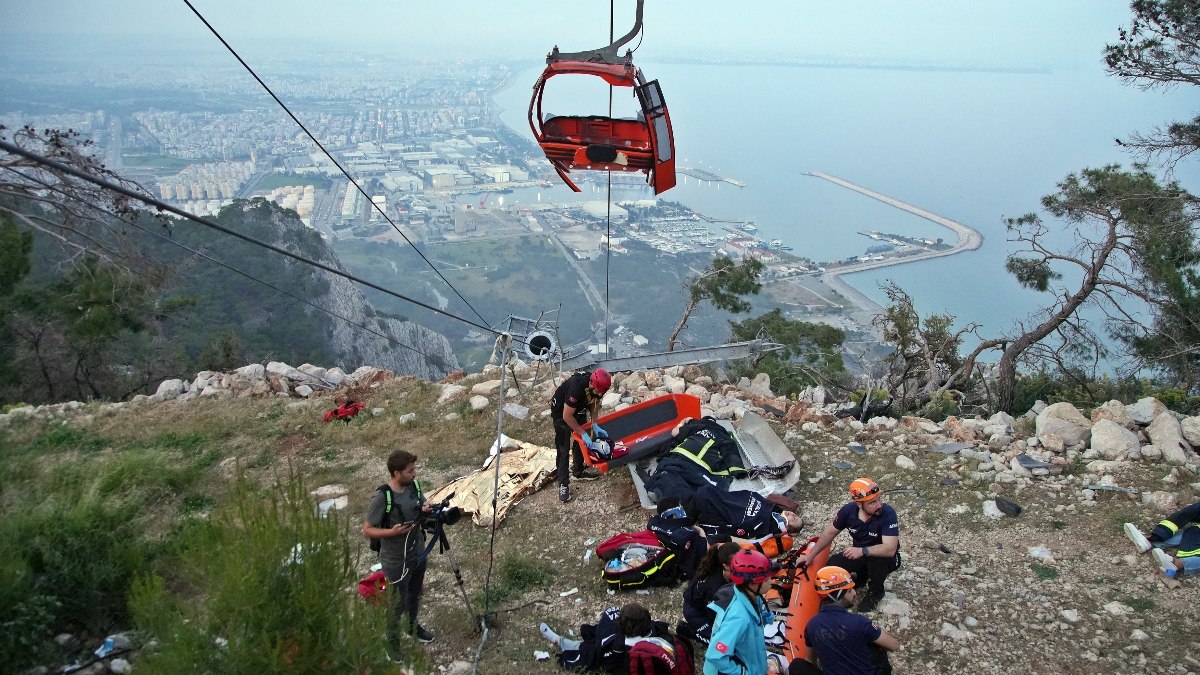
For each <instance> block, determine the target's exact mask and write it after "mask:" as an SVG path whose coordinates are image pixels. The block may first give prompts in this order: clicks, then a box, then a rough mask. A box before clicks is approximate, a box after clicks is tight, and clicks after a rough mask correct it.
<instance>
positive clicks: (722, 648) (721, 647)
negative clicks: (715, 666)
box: [717, 642, 729, 654]
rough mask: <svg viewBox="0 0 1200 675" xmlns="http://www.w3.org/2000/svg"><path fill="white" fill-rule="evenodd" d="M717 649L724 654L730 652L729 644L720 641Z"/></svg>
mask: <svg viewBox="0 0 1200 675" xmlns="http://www.w3.org/2000/svg"><path fill="white" fill-rule="evenodd" d="M717 651H719V652H721V653H722V654H728V653H729V645H727V644H725V643H724V642H718V643H717Z"/></svg>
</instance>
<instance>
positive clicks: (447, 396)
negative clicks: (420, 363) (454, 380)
mask: <svg viewBox="0 0 1200 675" xmlns="http://www.w3.org/2000/svg"><path fill="white" fill-rule="evenodd" d="M466 391H467V388H466V387H464V386H462V385H461V384H444V385H442V394H441V396H438V400H437V402H438V405H442V404H443V403H447V402H449V401H453V400H454V399H456V398H458V397H459V396H462V395H463V394H465V393H466Z"/></svg>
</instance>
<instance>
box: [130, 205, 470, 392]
mask: <svg viewBox="0 0 1200 675" xmlns="http://www.w3.org/2000/svg"><path fill="white" fill-rule="evenodd" d="M125 222H127V223H129V225H130V226H132V227H134V228H136V229H138V230H141V231H142V232H145V233H146V234H148V235H150V236H152V237H157V238H159V239H161V240H163V241H166V242H170V243H172V244H174V245H176V246H178V247H180V248H182V249H183V250H185V251H189V252H191V253H194V254H195V255H198V256H200V257H201V258H204V259H205V260H208V261H209V262H212V263H215V264H217V265H220V266H221V267H224V268H225V269H227V270H229V271H231V272H234V273H236V274H240V275H242V276H243V277H246V278H247V279H249V280H251V281H255V282H258V283H260V284H262V285H263V286H266V287H267V288H270V289H272V290H274V291H278V292H279V293H282V294H284V295H286V296H288V297H289V298H291V299H293V300H296V301H299V302H302V303H304V304H306V305H308V306H309V307H312V308H313V309H315V310H317V311H320V312H324V313H325V314H328V315H329V316H331V317H333V318H335V319H338V320H341V321H343V322H345V323H347V324H349V325H351V326H354V327H355V328H359V329H362V330H365V331H366V332H368V333H371V334H372V335H377V336H379V337H381V338H383V339H384V340H387V341H388V342H390V343H392V344H394V345H396V346H398V347H403V348H405V349H407V350H409V351H411V352H413V353H414V354H417V355H418V356H423V357H425V359H426V361H428V362H429V363H432V364H434V365H436V366H438V367H440V368H442V369H443V370H446V371H449V370H450V364H449V363H446V360H445V359H443V358H442V357H440V356H436V355H434V354H426V353H425V352H423V351H421V350H420V349H417V348H416V347H414V346H412V345H410V344H406V343H404V342H401V341H400V340H397V339H396V338H395V337H393V336H391V335H387V334H386V333H381V332H379V331H377V330H375V329H374V328H371V327H369V326H364V325H362V324H361V323H358V322H356V321H354V320H353V319H351V318H349V317H345V316H342V315H341V314H338V313H337V312H334V311H331V310H328V309H325V308H324V307H322V306H320V305H318V304H316V303H315V302H312V301H310V300H305V299H304V298H302V297H300V296H298V295H296V294H295V293H292V292H290V291H285V290H283V289H282V288H279V287H278V286H275V285H273V284H271V283H270V282H269V281H264V280H262V279H259V278H258V277H256V276H254V275H253V274H249V273H247V272H243V271H242V270H240V269H238V268H236V267H234V266H232V265H229V264H227V263H223V262H221V261H220V260H217V259H216V258H213V257H212V256H210V255H208V254H206V253H204V252H203V251H198V250H196V249H194V248H192V247H190V246H188V245H187V244H184V243H182V242H178V241H175V240H174V239H172V238H171V237H168V236H166V235H163V234H159V233H158V232H155V231H153V230H149V229H147V228H144V227H142V226H141V225H138V224H136V223H132V222H129V221H125Z"/></svg>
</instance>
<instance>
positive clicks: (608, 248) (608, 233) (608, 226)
mask: <svg viewBox="0 0 1200 675" xmlns="http://www.w3.org/2000/svg"><path fill="white" fill-rule="evenodd" d="M616 21H617V19H616V0H608V43H609V44H612V42H613V40H614V39H615V38H614V37H613V34H614V32H615V28H616ZM612 116H613V86H612V85H611V84H610V85H608V117H609V119H612ZM604 174H605V177H606V178H607V179H608V205H607V207H606V216H605V225H604V355H605V356H608V355H609V353H610V352H609V347H608V324H609V304H610V301H609V278H610V270H611V269H612V169H607V170H605V172H604Z"/></svg>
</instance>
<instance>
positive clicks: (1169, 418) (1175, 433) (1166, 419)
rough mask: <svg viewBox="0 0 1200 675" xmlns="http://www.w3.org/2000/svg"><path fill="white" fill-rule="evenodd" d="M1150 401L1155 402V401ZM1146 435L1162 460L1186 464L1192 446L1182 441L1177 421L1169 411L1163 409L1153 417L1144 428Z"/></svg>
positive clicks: (1181, 431)
mask: <svg viewBox="0 0 1200 675" xmlns="http://www.w3.org/2000/svg"><path fill="white" fill-rule="evenodd" d="M1142 400H1145V399H1142ZM1151 400H1154V401H1155V402H1157V400H1156V399H1151ZM1139 403H1140V401H1139ZM1160 405H1161V404H1160ZM1146 433H1147V434H1148V435H1149V436H1150V442H1151V443H1153V444H1154V446H1155V447H1157V448H1158V449H1159V450H1160V451H1161V452H1162V456H1163V459H1164V460H1166V461H1167V462H1170V463H1171V464H1186V463H1187V455H1188V453H1189V452H1191V451H1192V445H1191V444H1190V443H1188V442H1187V440H1185V439H1184V437H1183V429H1182V428H1181V427H1180V424H1179V420H1177V419H1175V416H1174V415H1172V414H1171V413H1170V411H1167V410H1165V409H1164V410H1163V412H1162V413H1160V414H1159V415H1158V417H1155V418H1154V421H1153V422H1151V423H1150V426H1149V427H1147V428H1146Z"/></svg>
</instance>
